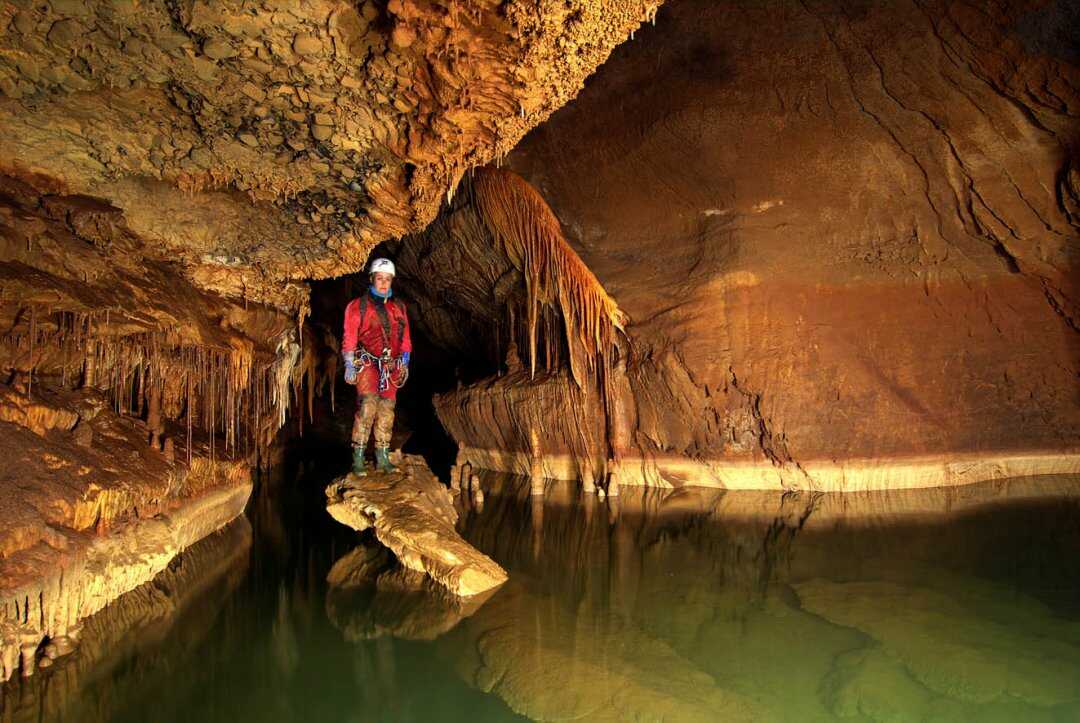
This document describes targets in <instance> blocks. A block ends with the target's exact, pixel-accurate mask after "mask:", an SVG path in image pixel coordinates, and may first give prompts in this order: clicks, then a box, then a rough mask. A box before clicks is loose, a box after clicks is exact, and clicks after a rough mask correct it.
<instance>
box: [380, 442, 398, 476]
mask: <svg viewBox="0 0 1080 723" xmlns="http://www.w3.org/2000/svg"><path fill="white" fill-rule="evenodd" d="M375 468H376V469H378V470H379V471H380V472H397V467H395V466H394V465H393V464H391V463H390V448H389V447H376V448H375Z"/></svg>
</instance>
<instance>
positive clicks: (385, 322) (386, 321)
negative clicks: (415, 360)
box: [356, 290, 409, 392]
mask: <svg viewBox="0 0 1080 723" xmlns="http://www.w3.org/2000/svg"><path fill="white" fill-rule="evenodd" d="M372 291H374V290H372ZM368 298H369V294H364V296H363V298H361V299H360V320H361V321H363V320H364V318H365V317H366V316H367V306H368ZM389 303H390V296H389V294H388V295H387V296H386V298H384V299H383V303H381V304H377V305H376V306H375V315H376V316H377V317H379V326H380V327H381V328H382V341H383V350H382V354H380V355H379V356H375V355H374V354H372V353H371V352H369V351H367V350H366V349H362V350H361V351H360V355H359V357H358V358H357V359H356V373H357V375H359V374H360V373H361V372H363V371H364V370H365V369H367V368H368V367H369V366H371V365H372V364H374V365H376V367H377V368H378V370H379V391H380V392H385V391H386V390H387V389H389V388H390V385H391V384H393V385H394V386H395V387H397V388H398V389H401V388H402V387H403V386H405V382H407V381H408V380H409V367H408V365H406V364H405V363H404V362H403V361H402V360H401V359H400V358H398V359H394V357H393V356H392V355H391V352H390V314H389V313H388V312H387V311H386V305H387V304H389ZM397 336H398V348H401V342H402V340H403V339H404V338H405V324H404V323H401V324H398V335H397ZM395 371H396V372H397V378H396V379H395V378H394V372H395Z"/></svg>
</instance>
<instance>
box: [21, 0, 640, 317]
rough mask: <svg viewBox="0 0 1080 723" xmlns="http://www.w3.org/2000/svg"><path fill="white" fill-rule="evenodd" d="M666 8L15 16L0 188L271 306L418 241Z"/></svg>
mask: <svg viewBox="0 0 1080 723" xmlns="http://www.w3.org/2000/svg"><path fill="white" fill-rule="evenodd" d="M658 4H659V2H658V0H574V2H570V3H563V2H543V3H541V4H540V5H539V6H529V7H526V6H524V5H521V4H519V3H513V2H508V3H503V2H501V1H499V0H485V1H484V2H479V3H470V4H469V5H468V6H467V7H466V6H461V5H460V4H459V3H457V2H454V1H453V0H436V1H435V2H421V1H419V0H392V1H391V2H389V3H382V2H374V1H373V0H367V2H344V1H342V0H310V1H305V2H298V3H289V4H280V3H264V4H261V5H256V6H247V5H244V4H242V3H206V2H192V3H179V4H177V3H169V2H151V3H149V4H136V3H130V2H121V3H75V2H53V3H43V4H40V5H33V4H24V3H21V2H20V3H15V4H11V3H8V4H6V5H5V6H4V8H3V14H2V16H0V30H2V32H3V35H2V36H0V48H2V49H3V52H2V53H0V94H2V98H0V139H2V141H0V156H2V157H3V158H4V159H5V160H4V162H3V164H2V168H0V170H2V171H5V172H7V173H13V174H17V175H20V176H22V177H24V178H28V179H32V180H33V181H34V182H35V183H36V184H37V186H38V188H39V190H45V189H44V186H46V185H48V187H49V190H52V191H57V190H62V191H63V192H65V193H77V194H85V195H91V196H95V197H97V198H101V199H105V200H106V201H108V202H109V203H110V204H112V205H114V206H116V207H117V208H120V209H122V210H123V212H124V215H125V218H126V219H127V223H128V225H129V226H130V227H131V228H132V229H133V230H134V232H135V233H136V234H138V235H139V236H140V237H142V238H143V239H145V240H146V241H147V242H149V243H151V244H154V245H160V246H161V247H163V248H165V249H168V251H169V252H170V253H172V254H174V255H176V256H177V257H178V258H180V259H181V260H182V261H183V262H184V265H185V266H186V267H187V268H188V269H189V273H191V274H192V275H193V276H195V277H196V278H198V279H199V280H200V282H201V283H202V284H203V285H204V286H206V287H210V288H215V289H217V290H220V291H224V292H227V293H229V294H232V295H237V296H240V295H243V296H245V297H249V298H254V299H269V298H272V296H273V294H274V291H273V289H274V288H276V285H275V281H276V280H281V279H289V278H294V279H296V278H305V277H312V276H315V277H325V276H329V275H336V274H339V273H341V272H343V271H349V270H357V269H359V268H360V266H361V265H362V264H363V262H364V260H365V258H366V256H367V253H368V252H369V251H370V249H371V248H372V247H373V246H374V245H375V244H376V243H378V242H379V241H381V240H383V239H385V238H387V237H390V236H398V235H401V234H402V233H405V232H409V231H418V230H420V229H422V228H423V227H424V226H425V225H426V224H427V222H428V221H430V219H431V218H432V217H433V216H434V215H435V213H436V211H437V209H438V206H439V203H440V202H441V200H442V199H443V198H444V197H445V196H447V194H448V193H450V194H452V193H453V190H454V188H455V186H456V185H457V183H458V181H459V179H460V178H461V176H462V174H464V173H465V172H466V171H467V170H468V169H469V168H472V167H474V166H477V165H481V164H483V163H486V162H488V161H490V160H492V159H493V158H497V157H501V156H503V155H505V154H506V153H507V152H509V150H510V149H511V148H512V147H513V146H514V145H515V144H516V143H517V141H518V140H519V139H520V138H521V136H522V135H524V134H525V133H526V132H527V131H528V130H529V129H531V128H532V127H534V126H535V125H536V124H537V123H539V122H540V121H542V120H544V119H545V118H547V116H548V115H549V114H550V113H551V112H552V111H553V110H555V109H557V108H558V107H560V106H561V105H563V104H564V103H565V102H566V101H567V100H569V99H570V98H572V97H573V96H574V95H575V94H576V93H577V91H578V90H579V89H580V87H581V84H582V82H583V80H584V78H585V77H586V76H587V75H588V74H589V73H591V72H592V71H593V70H594V69H595V68H596V67H597V65H599V64H600V63H601V62H603V61H604V60H605V59H606V58H607V56H608V54H609V53H610V52H611V49H612V48H613V47H614V46H615V45H616V44H618V43H619V42H621V41H622V40H623V39H625V38H626V37H627V36H628V35H629V34H630V33H631V32H632V31H633V30H634V28H636V27H637V26H638V25H639V24H640V23H641V22H642V21H643V20H645V19H647V18H649V17H652V15H653V13H654V12H655V10H656V7H657V5H658ZM268 286H270V287H271V288H267V287H268Z"/></svg>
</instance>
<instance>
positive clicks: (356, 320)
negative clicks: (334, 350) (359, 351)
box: [341, 299, 408, 354]
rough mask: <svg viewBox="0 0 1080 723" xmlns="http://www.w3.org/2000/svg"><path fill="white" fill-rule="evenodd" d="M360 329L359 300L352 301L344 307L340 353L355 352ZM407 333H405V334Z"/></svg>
mask: <svg viewBox="0 0 1080 723" xmlns="http://www.w3.org/2000/svg"><path fill="white" fill-rule="evenodd" d="M359 329H360V299H353V300H352V301H350V302H349V305H348V306H346V307H345V331H344V333H343V334H342V341H341V353H342V354H344V353H345V352H347V351H355V350H356V342H357V338H356V337H357V332H358V331H359ZM407 333H408V332H406V334H407Z"/></svg>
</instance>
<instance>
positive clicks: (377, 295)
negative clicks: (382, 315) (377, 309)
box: [368, 286, 394, 301]
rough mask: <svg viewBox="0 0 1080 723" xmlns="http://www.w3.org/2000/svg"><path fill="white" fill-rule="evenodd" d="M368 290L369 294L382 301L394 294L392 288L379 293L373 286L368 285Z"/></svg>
mask: <svg viewBox="0 0 1080 723" xmlns="http://www.w3.org/2000/svg"><path fill="white" fill-rule="evenodd" d="M368 291H369V292H371V295H372V296H374V297H375V298H376V299H382V300H383V301H386V300H387V299H389V298H390V297H391V296H393V295H394V290H393V289H387V290H386V293H385V294H380V293H379V292H378V291H376V290H375V287H374V286H368Z"/></svg>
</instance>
